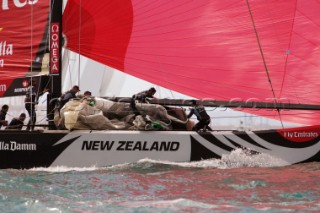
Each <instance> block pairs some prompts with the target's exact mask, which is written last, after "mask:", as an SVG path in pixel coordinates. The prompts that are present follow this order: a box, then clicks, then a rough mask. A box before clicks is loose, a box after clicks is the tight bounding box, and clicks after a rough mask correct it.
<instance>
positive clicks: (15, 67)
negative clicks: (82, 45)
mask: <svg viewBox="0 0 320 213" xmlns="http://www.w3.org/2000/svg"><path fill="white" fill-rule="evenodd" d="M49 4H50V2H49V1H43V0H25V1H13V0H2V1H1V4H0V20H1V22H0V97H2V96H7V95H8V94H7V90H8V89H9V88H10V86H11V84H12V83H13V82H14V79H16V78H23V77H25V76H26V74H27V73H29V72H31V71H32V72H34V71H38V72H40V71H41V67H42V62H43V57H44V54H45V52H46V51H47V50H48V49H49V48H48V45H47V43H48V41H47V40H48V39H47V34H48V33H47V32H46V31H47V22H48V20H49V19H48V15H49V8H50V7H49V6H50V5H49Z"/></svg>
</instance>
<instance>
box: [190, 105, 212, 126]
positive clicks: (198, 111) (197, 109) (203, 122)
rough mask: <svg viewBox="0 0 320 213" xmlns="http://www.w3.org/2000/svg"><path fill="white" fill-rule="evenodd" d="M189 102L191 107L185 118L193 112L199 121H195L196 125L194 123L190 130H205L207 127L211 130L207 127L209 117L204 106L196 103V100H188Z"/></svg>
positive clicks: (209, 120)
mask: <svg viewBox="0 0 320 213" xmlns="http://www.w3.org/2000/svg"><path fill="white" fill-rule="evenodd" d="M190 104H191V107H192V108H191V109H190V113H189V114H188V116H187V118H188V119H189V118H191V116H192V115H193V114H194V115H195V116H197V119H198V121H199V122H198V123H196V125H194V127H193V128H192V130H194V131H199V130H201V129H202V130H203V131H204V132H205V131H206V130H207V129H208V130H210V131H212V129H211V128H210V127H209V124H210V122H211V118H210V116H209V115H208V114H207V112H206V110H205V108H204V107H203V106H201V105H198V104H197V101H196V100H192V101H190Z"/></svg>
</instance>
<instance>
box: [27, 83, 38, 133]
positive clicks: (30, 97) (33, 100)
mask: <svg viewBox="0 0 320 213" xmlns="http://www.w3.org/2000/svg"><path fill="white" fill-rule="evenodd" d="M37 101H38V95H37V80H36V79H34V78H33V79H31V80H30V81H29V87H28V88H27V92H26V97H25V99H24V106H25V108H26V110H27V112H28V114H29V122H28V124H27V131H29V130H30V129H31V130H33V129H34V125H35V124H36V118H37V116H36V110H35V105H36V104H37Z"/></svg>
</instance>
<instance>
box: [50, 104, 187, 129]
mask: <svg viewBox="0 0 320 213" xmlns="http://www.w3.org/2000/svg"><path fill="white" fill-rule="evenodd" d="M136 109H137V110H138V112H139V114H138V115H137V114H135V111H134V110H133V109H132V108H131V106H130V104H129V103H124V102H114V101H111V100H106V99H103V98H95V99H86V98H84V99H79V100H71V101H69V102H68V103H67V104H66V105H65V106H64V107H63V108H62V109H61V110H60V111H57V112H56V113H55V118H54V121H55V124H56V126H57V127H59V129H68V130H76V129H77V130H87V129H90V130H190V129H191V128H192V123H191V122H190V121H188V120H187V118H186V114H185V111H184V110H183V109H180V108H169V107H166V108H165V107H163V106H161V105H157V104H142V103H139V104H136Z"/></svg>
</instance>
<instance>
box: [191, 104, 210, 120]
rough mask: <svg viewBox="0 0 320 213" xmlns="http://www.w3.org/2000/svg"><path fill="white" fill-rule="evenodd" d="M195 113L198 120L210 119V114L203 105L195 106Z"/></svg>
mask: <svg viewBox="0 0 320 213" xmlns="http://www.w3.org/2000/svg"><path fill="white" fill-rule="evenodd" d="M194 114H195V115H196V116H197V119H198V120H210V116H209V115H208V114H207V112H206V110H205V108H204V107H203V106H196V107H194Z"/></svg>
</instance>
